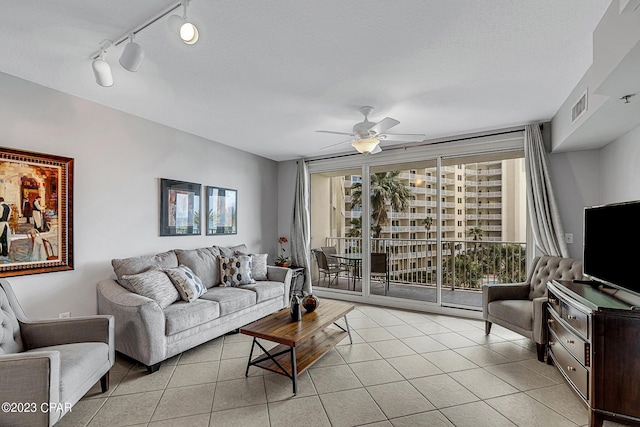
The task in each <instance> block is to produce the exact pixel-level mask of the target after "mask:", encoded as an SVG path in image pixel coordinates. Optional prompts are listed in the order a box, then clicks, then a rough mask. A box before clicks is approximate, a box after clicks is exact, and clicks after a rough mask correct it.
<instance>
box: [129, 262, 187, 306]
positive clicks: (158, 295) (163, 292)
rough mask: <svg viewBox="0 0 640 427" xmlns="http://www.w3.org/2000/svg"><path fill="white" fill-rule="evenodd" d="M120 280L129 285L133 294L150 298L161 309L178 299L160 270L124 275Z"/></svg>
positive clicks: (176, 292) (174, 290)
mask: <svg viewBox="0 0 640 427" xmlns="http://www.w3.org/2000/svg"><path fill="white" fill-rule="evenodd" d="M122 278H123V279H124V280H126V281H127V282H128V283H129V285H130V286H131V288H132V289H133V291H134V292H135V293H137V294H139V295H142V296H144V297H147V298H151V299H152V300H154V301H155V302H157V303H158V305H159V306H160V308H162V309H165V308H167V307H168V306H170V305H171V304H173V303H174V302H175V301H177V300H179V299H180V295H179V294H178V291H177V290H176V288H175V286H173V283H171V280H169V277H168V276H167V275H166V274H165V272H164V271H162V270H148V271H145V272H144V273H139V274H131V275H126V274H125V275H124V276H122Z"/></svg>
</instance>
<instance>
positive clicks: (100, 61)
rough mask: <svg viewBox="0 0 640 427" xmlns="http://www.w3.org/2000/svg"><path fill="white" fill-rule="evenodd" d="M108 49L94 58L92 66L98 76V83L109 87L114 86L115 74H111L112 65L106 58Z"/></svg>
mask: <svg viewBox="0 0 640 427" xmlns="http://www.w3.org/2000/svg"><path fill="white" fill-rule="evenodd" d="M105 53H106V49H105V50H102V51H101V52H100V56H98V57H97V58H96V59H94V60H93V63H92V64H91V66H92V67H93V74H94V76H95V77H96V83H98V84H99V85H100V86H104V87H109V86H113V75H112V74H111V67H110V66H109V63H108V62H107V61H105V60H104V56H105Z"/></svg>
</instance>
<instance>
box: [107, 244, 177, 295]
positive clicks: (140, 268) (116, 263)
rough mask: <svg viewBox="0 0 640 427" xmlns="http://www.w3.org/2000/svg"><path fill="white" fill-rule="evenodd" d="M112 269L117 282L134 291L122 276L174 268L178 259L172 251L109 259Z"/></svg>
mask: <svg viewBox="0 0 640 427" xmlns="http://www.w3.org/2000/svg"><path fill="white" fill-rule="evenodd" d="M111 265H112V266H113V271H114V273H116V276H117V278H118V283H120V284H121V285H122V286H123V287H124V288H126V289H127V290H129V291H131V292H135V291H134V290H133V288H132V287H131V285H129V283H127V281H126V280H125V279H123V276H125V275H132V274H139V273H142V272H145V271H147V270H152V269H156V270H157V269H162V268H174V267H177V266H178V259H177V258H176V254H175V253H174V252H173V251H168V252H163V253H160V254H156V255H148V256H138V257H132V258H124V259H119V258H116V259H113V260H111Z"/></svg>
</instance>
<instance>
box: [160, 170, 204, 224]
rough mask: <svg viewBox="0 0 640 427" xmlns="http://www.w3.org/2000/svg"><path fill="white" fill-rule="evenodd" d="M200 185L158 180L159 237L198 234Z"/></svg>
mask: <svg viewBox="0 0 640 427" xmlns="http://www.w3.org/2000/svg"><path fill="white" fill-rule="evenodd" d="M200 191H201V185H200V184H194V183H191V182H184V181H175V180H172V179H164V178H162V179H160V235H161V236H193V235H198V234H200V205H201V203H200V197H201V194H200Z"/></svg>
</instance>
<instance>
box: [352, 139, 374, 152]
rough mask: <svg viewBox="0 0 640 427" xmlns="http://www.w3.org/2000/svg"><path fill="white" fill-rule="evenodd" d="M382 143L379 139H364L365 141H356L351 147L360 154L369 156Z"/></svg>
mask: <svg viewBox="0 0 640 427" xmlns="http://www.w3.org/2000/svg"><path fill="white" fill-rule="evenodd" d="M379 143H380V141H379V140H378V139H377V138H364V139H356V140H354V141H353V142H352V143H351V146H352V147H353V148H355V149H356V150H358V153H362V154H369V153H371V152H372V151H373V150H374V149H375V148H376V147H377V146H378V144H379Z"/></svg>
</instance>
